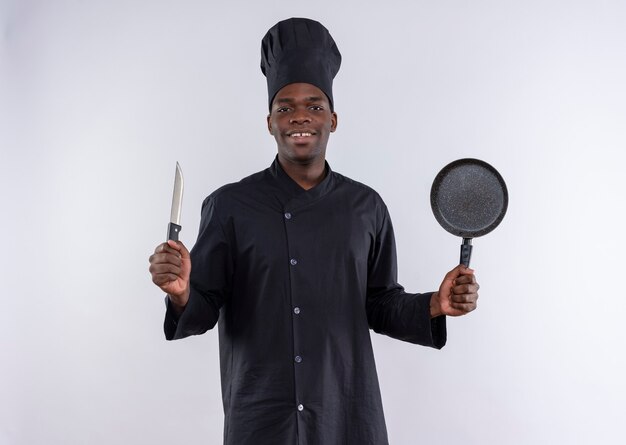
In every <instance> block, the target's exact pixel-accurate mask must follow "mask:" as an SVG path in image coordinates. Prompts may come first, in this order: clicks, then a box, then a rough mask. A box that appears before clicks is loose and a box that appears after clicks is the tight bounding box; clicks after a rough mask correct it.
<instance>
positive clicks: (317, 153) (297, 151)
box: [267, 83, 337, 165]
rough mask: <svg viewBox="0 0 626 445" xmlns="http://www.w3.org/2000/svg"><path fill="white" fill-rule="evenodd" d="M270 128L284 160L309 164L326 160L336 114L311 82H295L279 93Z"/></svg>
mask: <svg viewBox="0 0 626 445" xmlns="http://www.w3.org/2000/svg"><path fill="white" fill-rule="evenodd" d="M267 127H268V129H269V131H270V133H271V134H272V135H273V136H274V138H275V139H276V144H277V145H278V158H279V159H280V160H281V161H283V162H290V163H294V164H301V165H306V164H311V163H313V162H315V161H323V160H324V159H325V155H326V144H328V136H329V135H330V133H332V132H333V131H335V129H336V128H337V114H336V113H334V112H331V111H330V103H329V101H328V98H327V97H326V95H325V94H324V93H323V92H322V90H320V89H319V88H317V87H316V86H313V85H311V84H309V83H292V84H289V85H287V86H285V87H283V88H282V89H281V90H280V91H278V93H276V96H275V97H274V100H273V102H272V110H271V112H270V114H269V115H268V116H267Z"/></svg>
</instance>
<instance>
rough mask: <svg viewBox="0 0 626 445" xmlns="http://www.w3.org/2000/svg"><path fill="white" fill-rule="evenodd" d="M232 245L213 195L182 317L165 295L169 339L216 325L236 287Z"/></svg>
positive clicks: (203, 220) (193, 255)
mask: <svg viewBox="0 0 626 445" xmlns="http://www.w3.org/2000/svg"><path fill="white" fill-rule="evenodd" d="M231 244H232V243H230V242H229V239H228V236H227V234H226V231H225V230H224V225H223V224H222V222H221V221H220V218H219V215H218V212H217V209H216V203H215V198H214V197H213V195H211V196H209V197H208V198H207V199H206V200H205V201H204V203H203V204H202V217H201V220H200V231H199V234H198V239H197V241H196V244H195V245H194V247H193V249H192V250H191V277H190V295H189V302H188V303H187V306H186V307H185V310H184V311H183V312H182V314H181V315H180V317H176V315H175V313H174V310H173V308H172V307H171V305H170V303H169V298H168V297H165V300H166V312H165V322H164V324H163V328H164V331H165V338H166V339H167V340H177V339H180V338H185V337H188V336H190V335H199V334H203V333H205V332H206V331H207V330H209V329H212V328H213V327H214V326H215V324H216V323H217V320H218V318H219V313H220V308H221V307H222V305H223V304H224V302H225V301H226V300H227V299H229V298H230V295H231V290H232V275H233V269H234V266H233V257H232V253H231Z"/></svg>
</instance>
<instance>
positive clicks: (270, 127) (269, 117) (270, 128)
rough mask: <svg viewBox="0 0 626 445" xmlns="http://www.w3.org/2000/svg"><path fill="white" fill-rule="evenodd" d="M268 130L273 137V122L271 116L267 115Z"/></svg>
mask: <svg viewBox="0 0 626 445" xmlns="http://www.w3.org/2000/svg"><path fill="white" fill-rule="evenodd" d="M267 130H268V131H269V132H270V134H271V135H274V130H273V129H272V120H271V115H269V114H268V115H267Z"/></svg>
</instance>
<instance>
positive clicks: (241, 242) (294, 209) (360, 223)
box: [164, 159, 446, 445]
mask: <svg viewBox="0 0 626 445" xmlns="http://www.w3.org/2000/svg"><path fill="white" fill-rule="evenodd" d="M191 264H192V268H191V278H190V288H191V293H190V297H189V302H188V304H187V306H186V308H185V310H184V311H183V313H182V314H181V315H180V318H177V317H176V315H175V314H174V311H173V308H171V307H168V309H167V311H166V317H165V324H164V328H165V335H166V338H167V339H168V340H172V339H180V338H184V337H187V336H189V335H197V334H202V333H204V332H206V331H207V330H208V329H211V328H213V327H214V326H215V324H216V323H217V322H218V320H219V345H220V368H221V381H222V398H223V404H224V443H225V444H227V445H246V444H251V445H266V444H267V445H282V444H288V445H293V444H299V445H313V444H320V445H334V444H342V445H346V444H355V445H356V444H358V445H367V444H372V445H381V444H387V443H388V440H387V431H386V427H385V420H384V414H383V407H382V401H381V396H380V390H379V385H378V377H377V374H376V367H375V363H374V355H373V351H372V345H371V340H370V334H369V329H370V328H371V329H373V330H374V331H376V332H378V333H381V334H386V335H388V336H391V337H394V338H397V339H400V340H404V341H408V342H412V343H417V344H421V345H425V346H431V347H435V348H441V347H442V346H443V345H444V344H445V341H446V326H445V317H443V316H442V317H436V318H433V319H431V318H430V308H429V302H430V297H431V293H425V294H410V293H407V292H405V291H404V289H403V288H402V286H400V285H399V284H398V283H397V278H396V277H397V267H396V250H395V241H394V234H393V228H392V225H391V220H390V219H389V214H388V212H387V208H386V206H385V204H384V202H383V200H382V199H381V198H380V196H379V195H378V194H377V193H376V192H375V191H374V190H372V189H371V188H369V187H367V186H365V185H363V184H360V183H358V182H356V181H353V180H351V179H349V178H347V177H345V176H342V175H340V174H338V173H335V172H333V171H332V170H331V169H330V167H329V166H328V164H326V175H325V178H324V179H323V180H322V182H321V183H320V184H318V185H317V186H315V187H313V188H312V189H310V190H304V189H303V188H301V187H300V186H299V185H298V184H297V183H296V182H294V181H293V180H292V179H291V178H290V177H289V176H288V175H287V174H286V173H285V172H284V170H283V169H282V168H281V166H280V164H279V163H278V160H277V159H276V160H275V161H274V163H273V164H272V165H271V166H270V167H269V168H268V169H266V170H264V171H261V172H259V173H256V174H254V175H251V176H249V177H247V178H245V179H243V180H242V181H240V182H238V183H235V184H229V185H226V186H224V187H222V188H220V189H218V190H217V191H215V192H214V193H212V194H211V195H210V196H209V197H208V198H207V199H206V200H205V201H204V203H203V206H202V218H201V223H200V230H199V235H198V240H197V242H196V244H195V246H194V248H193V249H192V251H191Z"/></svg>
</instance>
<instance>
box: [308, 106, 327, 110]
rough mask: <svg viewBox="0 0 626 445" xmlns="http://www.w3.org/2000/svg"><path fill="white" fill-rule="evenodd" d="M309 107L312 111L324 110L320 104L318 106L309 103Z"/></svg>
mask: <svg viewBox="0 0 626 445" xmlns="http://www.w3.org/2000/svg"><path fill="white" fill-rule="evenodd" d="M309 109H310V110H313V111H323V110H324V107H321V106H319V105H311V106H310V107H309Z"/></svg>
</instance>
